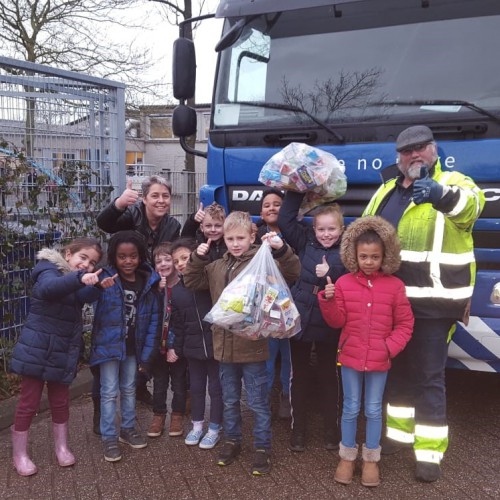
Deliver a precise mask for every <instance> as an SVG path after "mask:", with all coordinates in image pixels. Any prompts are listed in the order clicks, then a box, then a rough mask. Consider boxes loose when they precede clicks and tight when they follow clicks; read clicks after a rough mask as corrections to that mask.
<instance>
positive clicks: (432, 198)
mask: <svg viewBox="0 0 500 500" xmlns="http://www.w3.org/2000/svg"><path fill="white" fill-rule="evenodd" d="M442 196H443V186H442V185H441V184H439V183H437V182H436V181H435V180H434V179H431V178H430V177H429V171H428V169H427V167H426V166H422V167H421V168H420V179H417V180H416V181H415V182H414V183H413V203H415V205H420V204H421V203H432V204H433V205H435V204H436V203H438V202H439V200H440V199H441V197H442Z"/></svg>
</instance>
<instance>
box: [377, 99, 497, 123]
mask: <svg viewBox="0 0 500 500" xmlns="http://www.w3.org/2000/svg"><path fill="white" fill-rule="evenodd" d="M368 105H369V106H464V107H465V108H468V109H471V110H472V111H475V112H476V113H478V114H480V115H483V116H487V117H488V118H490V119H491V120H493V121H494V122H495V123H498V124H499V125H500V116H497V115H495V114H493V113H490V112H489V111H487V110H486V109H484V108H481V107H479V106H477V105H476V104H474V103H472V102H468V101H452V100H447V99H431V100H415V101H383V102H376V103H375V102H370V103H368Z"/></svg>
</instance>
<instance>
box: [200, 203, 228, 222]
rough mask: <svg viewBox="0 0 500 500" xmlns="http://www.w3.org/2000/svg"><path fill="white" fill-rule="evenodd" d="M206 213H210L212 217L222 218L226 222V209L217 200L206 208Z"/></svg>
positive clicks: (215, 218)
mask: <svg viewBox="0 0 500 500" xmlns="http://www.w3.org/2000/svg"><path fill="white" fill-rule="evenodd" d="M205 213H206V214H207V215H210V217H212V219H214V220H220V221H222V222H224V220H225V218H226V211H225V210H224V207H223V206H222V205H219V204H218V203H217V202H215V201H214V202H213V203H211V204H210V205H208V207H206V208H205Z"/></svg>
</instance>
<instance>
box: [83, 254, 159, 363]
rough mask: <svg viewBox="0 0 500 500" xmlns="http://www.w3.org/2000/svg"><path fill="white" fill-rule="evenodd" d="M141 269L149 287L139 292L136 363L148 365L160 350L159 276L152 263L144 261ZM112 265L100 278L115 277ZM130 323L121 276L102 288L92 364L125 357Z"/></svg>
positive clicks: (97, 310) (98, 304)
mask: <svg viewBox="0 0 500 500" xmlns="http://www.w3.org/2000/svg"><path fill="white" fill-rule="evenodd" d="M138 272H140V273H143V275H144V279H145V282H146V286H145V287H144V290H143V291H142V292H141V293H140V295H139V301H138V305H137V317H136V328H135V342H136V344H135V354H136V358H137V363H141V364H148V363H150V362H151V358H152V356H153V354H154V353H155V352H156V350H157V349H158V342H159V334H160V323H161V319H160V316H161V315H160V308H161V301H160V294H159V292H158V283H159V281H160V275H159V274H158V273H157V272H156V271H154V270H153V268H152V267H151V266H150V265H149V264H146V263H144V264H142V265H141V266H140V268H139V269H138ZM116 273H117V271H116V270H115V269H114V268H113V267H106V268H104V269H103V271H102V273H101V275H100V276H99V277H100V279H104V278H106V277H108V276H114V275H115V274H116ZM126 334H127V326H126V319H125V300H124V297H123V287H122V284H121V282H120V278H117V279H116V280H115V285H114V286H111V287H109V288H106V289H104V290H102V292H101V296H100V297H99V301H98V302H97V305H96V308H95V313H94V324H93V327H92V343H91V351H90V365H91V366H94V365H98V364H100V363H104V362H106V361H111V360H113V359H117V360H120V361H123V360H124V359H125V357H126V345H125V337H126Z"/></svg>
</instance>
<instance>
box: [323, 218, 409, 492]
mask: <svg viewBox="0 0 500 500" xmlns="http://www.w3.org/2000/svg"><path fill="white" fill-rule="evenodd" d="M340 255H341V258H342V261H343V262H344V265H345V266H346V268H347V269H348V270H349V271H350V274H346V275H344V276H342V277H340V278H339V279H338V280H337V282H336V283H335V285H334V284H333V283H332V282H331V280H330V279H328V284H327V285H326V287H325V290H324V291H322V292H320V293H319V295H318V300H319V304H320V307H321V313H322V314H323V317H324V318H325V320H326V322H327V323H328V324H329V325H330V326H331V327H333V328H342V333H341V336H340V342H339V350H338V362H339V364H340V365H341V366H342V368H341V370H342V386H343V389H344V407H343V411H342V441H341V443H340V451H339V454H340V463H339V465H338V467H337V470H336V472H335V481H337V482H339V483H342V484H349V483H350V482H351V481H352V476H353V472H354V466H355V460H356V456H357V454H358V445H357V444H356V427H357V418H358V414H359V410H360V407H361V393H362V388H363V381H364V384H365V415H366V444H364V445H363V451H362V457H363V469H362V475H361V484H362V485H363V486H378V485H379V484H380V479H379V469H378V462H379V460H380V451H381V448H380V435H381V432H382V397H383V394H384V387H385V381H386V378H387V372H388V370H389V368H390V366H391V361H390V360H391V358H393V357H394V356H396V354H398V353H399V352H400V351H402V350H403V349H404V347H405V345H406V344H407V342H408V341H409V340H410V337H411V333H412V330H413V321H414V320H413V313H412V311H411V307H410V303H409V301H408V299H407V297H406V293H405V286H404V284H403V282H402V281H401V280H400V279H398V278H396V277H395V276H391V274H392V273H394V272H396V271H397V270H398V268H399V262H400V260H399V242H398V239H397V236H396V232H395V230H394V227H393V226H392V225H391V224H390V223H389V222H387V221H386V220H385V219H382V218H381V217H363V218H361V219H358V220H357V221H355V222H353V223H352V224H351V225H350V226H349V228H348V229H347V231H346V233H345V235H344V238H343V241H342V245H341V249H340Z"/></svg>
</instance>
